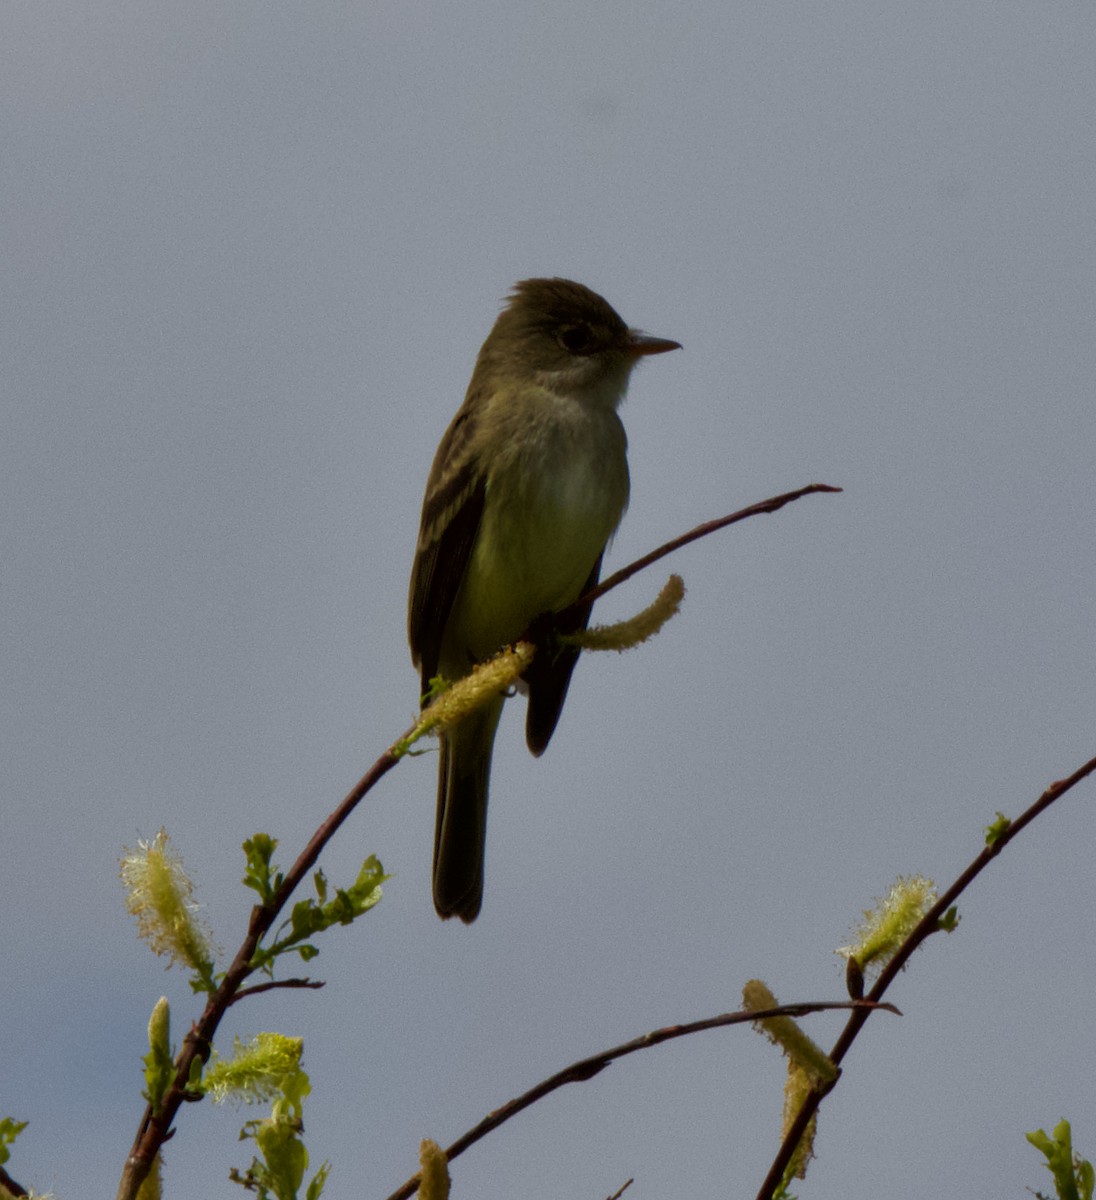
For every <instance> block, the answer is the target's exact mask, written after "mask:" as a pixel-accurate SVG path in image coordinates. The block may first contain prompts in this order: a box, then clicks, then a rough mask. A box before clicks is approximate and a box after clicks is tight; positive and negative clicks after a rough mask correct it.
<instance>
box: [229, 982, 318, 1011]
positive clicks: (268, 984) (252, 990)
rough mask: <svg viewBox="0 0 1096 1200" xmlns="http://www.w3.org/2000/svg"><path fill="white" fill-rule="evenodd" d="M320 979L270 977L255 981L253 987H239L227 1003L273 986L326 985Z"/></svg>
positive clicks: (306, 986)
mask: <svg viewBox="0 0 1096 1200" xmlns="http://www.w3.org/2000/svg"><path fill="white" fill-rule="evenodd" d="M326 986H327V984H326V983H324V981H323V980H322V979H271V980H269V981H268V982H266V983H257V984H255V985H254V987H245V988H240V990H239V991H238V992H237V993H236V995H235V996H233V997H231V999H230V1000H229V1002H228V1003H229V1004H230V1005H232V1004H235V1003H236V1002H237V1001H239V1000H242V999H243V998H244V997H245V996H257V995H258V994H259V993H260V992H272V991H273V990H274V989H275V988H316V989H317V990H319V989H320V988H322V987H326Z"/></svg>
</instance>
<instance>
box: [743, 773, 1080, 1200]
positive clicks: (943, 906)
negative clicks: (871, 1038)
mask: <svg viewBox="0 0 1096 1200" xmlns="http://www.w3.org/2000/svg"><path fill="white" fill-rule="evenodd" d="M1094 771H1096V758H1090V759H1089V760H1088V762H1086V763H1085V764H1084V766H1082V767H1078V768H1077V770H1076V771H1074V772H1073V774H1072V775H1070V776H1068V777H1067V778H1065V779H1059V780H1058V781H1057V782H1055V783H1052V784H1051V785H1050V787H1048V788H1047V790H1046V791H1045V792H1043V794H1042V795H1041V796H1040V797H1039V799H1038V800H1036V801H1035V803H1034V804H1033V805H1032V806H1031V807H1030V808H1029V809H1027V811H1026V812H1024V813H1022V814H1021V815H1020V816H1019V817H1017V818H1016V820H1015V821H1012V822H1010V823H1009V825H1008V827H1007V828H1006V829H1005V830H1004V831H1003V832H1002V833H1001V834H1000V835H999V836H998V837H997V838H996V839H995V840H994V841H993V842H992V843H991V844H989V845H987V846H986V848H985V849H984V850H983V851H982V852H981V853H980V854H979V855H978V856H977V857H976V858H975V859H974V861H973V862H972V863H971V864H970V866H969V867H967V869H966V870H965V871H964V872H963V873H962V874H961V875H960V876H959V878H958V879H956V881H955V882H954V883H953V884H952V885H951V887H949V888H948V890H947V891H946V892H944V894H943V895H942V896H941V897H940V899H939V900H937V902H936V903H935V904H934V905H933V906H932V908H930V909H929V911H928V912H927V913H925V915H924V917H922V919H921V921H920V922H919V923H918V925H917V926H916V927H915V928H914V930H913V932H912V933H911V934H910V935H909V937H908V938H906V940H905V941H904V942H903V943H902V945H901V946H900V947H899V949H898V951H897V953H896V954H895V956H894V958H892V959H891V961H890V962H889V963H888V964H887V965H886V967H885V968H884V969H883V971H882V972H881V973H880V976H879V978H878V980H876V983H875V986H874V987H873V988H872V989H871V991H870V992H869V993H868V995H867V997H866V999H868V1000H875V1001H878V1000H880V999H881V997H882V996H883V994H884V992H886V990H887V988H889V987H890V985H891V984H892V983H893V982H894V980H895V977H896V976H897V975H898V972H899V971H901V970H902V968H903V967H904V966H905V965H906V963H907V962H908V961H909V959H910V956H911V955H912V954H913V952H914V951H915V950H916V949H917V948H918V946H920V945H921V943H922V942H923V941H924V940H925V939H926V938H927V937H928V936H929V934H931V933H935V932H936V931H937V930H938V929H939V928H940V919H941V917H943V916H944V914H945V913H946V912H947V911H948V909H949V908H951V907H952V905H953V904H954V903H955V901H956V900H958V899H959V897H960V896H961V895H962V894H963V892H964V891H966V889H967V887H968V886H969V885H970V884H971V883H972V882H973V881H974V880H975V879H976V878H977V877H978V876H979V875H980V874H981V873H982V871H984V870H985V868H986V867H988V866H989V864H990V863H991V862H992V861H993V860H994V859H995V858H996V857H997V855H998V854H1000V853H1001V851H1002V850H1003V849H1004V848H1005V847H1006V846H1007V845H1008V844H1009V842H1011V841H1012V839H1013V838H1014V837H1015V836H1016V835H1017V834H1018V833H1020V831H1021V830H1023V829H1025V828H1027V826H1028V825H1030V824H1031V822H1032V821H1034V820H1035V818H1036V817H1037V816H1039V815H1040V813H1042V812H1044V811H1045V810H1046V809H1048V808H1049V807H1050V806H1051V805H1052V804H1053V803H1054V802H1055V800H1057V799H1058V798H1059V797H1061V796H1063V795H1065V793H1066V792H1068V791H1069V790H1070V788H1072V787H1075V786H1076V785H1077V784H1078V783H1080V782H1081V780H1083V779H1086V778H1087V777H1088V776H1089V775H1091V774H1092V773H1093V772H1094ZM870 1015H871V1009H865V1010H863V1011H854V1012H853V1014H852V1015H851V1016H850V1017H849V1020H848V1022H847V1024H846V1025H845V1028H844V1029H843V1030H842V1031H841V1035H840V1036H839V1037H838V1039H837V1041H836V1042H835V1043H834V1046H833V1049H832V1050H831V1051H830V1058H831V1059H832V1060H833V1062H834V1063H840V1062H841V1060H842V1059H843V1058H844V1057H845V1055H846V1054H847V1053H848V1051H849V1048H850V1047H851V1046H852V1044H853V1042H854V1041H855V1040H856V1037H857V1034H859V1032H860V1030H861V1029H862V1028H863V1027H864V1024H865V1022H866V1021H867V1019H868V1017H869V1016H870ZM833 1086H834V1085H833V1084H830V1085H829V1086H828V1087H819V1088H816V1089H815V1090H813V1091H811V1092H810V1093H809V1094H808V1095H807V1097H806V1099H805V1100H804V1101H803V1107H802V1108H801V1109H800V1110H799V1113H798V1114H797V1116H796V1118H795V1120H794V1121H793V1122H792V1124H791V1126H790V1127H789V1128H788V1131H787V1133H786V1134H785V1136H784V1140H783V1141H782V1142H781V1144H780V1149H779V1151H778V1152H777V1155H776V1158H775V1159H774V1160H773V1164H772V1166H771V1167H770V1168H769V1173H768V1175H766V1176H765V1182H764V1183H763V1184H762V1185H761V1189H760V1191H759V1192H758V1193H757V1200H770V1198H771V1197H772V1194H773V1192H774V1191H776V1189H777V1187H779V1185H780V1182H781V1180H782V1179H783V1178H784V1171H785V1170H786V1169H787V1166H788V1163H789V1162H790V1161H791V1157H792V1155H793V1154H794V1153H795V1148H796V1146H798V1145H799V1140H800V1138H802V1136H803V1133H804V1131H805V1130H806V1128H807V1125H808V1123H809V1122H810V1120H811V1118H812V1117H813V1116H814V1114H815V1113H816V1112H817V1111H818V1106H819V1105H820V1104H821V1103H822V1100H823V1099H824V1098H825V1096H826V1095H827V1093H828V1092H829V1091H830V1090H831V1089H832V1087H833Z"/></svg>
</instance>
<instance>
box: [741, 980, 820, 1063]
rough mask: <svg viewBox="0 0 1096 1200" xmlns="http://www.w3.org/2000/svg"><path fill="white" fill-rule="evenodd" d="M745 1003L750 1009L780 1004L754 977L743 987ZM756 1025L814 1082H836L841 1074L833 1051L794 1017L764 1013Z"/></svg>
mask: <svg viewBox="0 0 1096 1200" xmlns="http://www.w3.org/2000/svg"><path fill="white" fill-rule="evenodd" d="M742 1003H743V1006H744V1007H745V1008H746V1009H747V1010H748V1011H749V1012H763V1011H764V1010H765V1009H767V1008H779V1007H780V1002H779V1001H778V1000H777V998H776V997H775V996H774V995H773V994H772V992H771V991H769V989H768V988H767V987H766V986H765V984H764V983H762V982H761V980H760V979H751V980H750V981H749V983H747V984H746V986H745V987H744V988H743V989H742ZM755 1027H757V1028H758V1029H759V1030H760V1031H761V1032H762V1033H764V1034H765V1036H766V1037H767V1038H768V1039H769V1041H771V1042H772V1043H773V1045H775V1046H779V1047H780V1049H781V1050H782V1051H783V1052H784V1054H786V1055H787V1056H788V1058H789V1059H790V1060H791V1061H792V1062H794V1063H795V1064H796V1065H797V1066H798V1067H800V1068H801V1069H802V1070H803V1071H805V1072H806V1073H807V1075H808V1076H810V1078H811V1079H812V1080H813V1081H814V1082H816V1083H832V1082H833V1081H834V1080H835V1079H836V1078H837V1067H836V1066H835V1065H834V1063H833V1062H832V1061H831V1060H830V1057H829V1055H827V1054H826V1052H825V1051H824V1050H823V1049H822V1047H821V1046H819V1045H818V1044H817V1043H816V1042H813V1041H812V1040H811V1039H810V1038H809V1037H807V1035H806V1034H805V1033H804V1032H803V1030H802V1029H800V1028H799V1026H798V1025H797V1024H796V1023H795V1022H794V1021H793V1020H792V1019H791V1017H762V1018H761V1019H760V1020H758V1021H757V1022H755Z"/></svg>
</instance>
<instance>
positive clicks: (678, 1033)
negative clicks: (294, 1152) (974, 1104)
mask: <svg viewBox="0 0 1096 1200" xmlns="http://www.w3.org/2000/svg"><path fill="white" fill-rule="evenodd" d="M862 1007H867V1008H869V1009H876V1008H884V1009H886V1010H887V1012H891V1013H894V1014H895V1015H896V1016H901V1015H902V1014H901V1013H900V1012H899V1011H898V1009H897V1008H895V1007H894V1005H893V1004H880V1003H879V1002H877V1001H875V1000H819V1001H812V1002H808V1003H804V1004H781V1005H780V1006H779V1007H778V1008H770V1009H764V1010H758V1011H757V1012H752V1011H751V1012H732V1013H721V1014H720V1015H719V1016H717V1017H705V1018H704V1019H703V1020H701V1021H690V1022H689V1023H688V1024H686V1025H667V1026H665V1027H664V1028H662V1029H654V1030H652V1031H651V1032H650V1033H645V1034H643V1035H642V1036H640V1037H637V1038H633V1039H632V1040H631V1041H629V1042H623V1043H621V1045H619V1046H614V1047H613V1048H612V1049H610V1050H602V1051H600V1052H599V1053H597V1054H591V1055H590V1056H589V1057H588V1058H580V1059H579V1060H578V1062H574V1063H572V1064H571V1065H570V1066H569V1067H564V1068H563V1070H562V1071H557V1072H556V1074H555V1075H550V1076H549V1077H548V1078H547V1079H543V1080H541V1082H540V1083H538V1084H536V1085H535V1086H534V1087H531V1088H530V1089H529V1090H528V1091H527V1092H523V1093H522V1094H521V1095H520V1096H516V1097H515V1098H514V1099H513V1100H509V1101H507V1102H506V1103H505V1104H504V1105H502V1107H501V1108H496V1109H495V1110H494V1112H490V1113H488V1114H487V1116H486V1117H484V1118H483V1120H482V1121H480V1123H479V1124H478V1125H474V1126H473V1127H472V1128H471V1129H469V1130H468V1132H467V1133H465V1134H463V1135H462V1136H461V1137H459V1138H457V1140H456V1141H455V1142H454V1143H453V1144H452V1145H451V1146H450V1147H449V1148H448V1149H447V1150H446V1152H445V1157H446V1158H447V1159H448V1160H449V1161H450V1162H452V1161H453V1159H454V1158H456V1157H457V1156H458V1155H460V1154H463V1153H464V1151H465V1150H467V1149H468V1148H469V1146H472V1145H475V1143H476V1142H478V1141H479V1140H480V1138H482V1137H486V1135H487V1134H489V1133H491V1132H492V1131H493V1130H495V1129H497V1128H498V1127H499V1126H500V1125H503V1124H505V1123H506V1122H507V1121H509V1120H510V1118H511V1117H516V1116H517V1115H518V1113H519V1112H522V1111H523V1110H524V1109H526V1108H528V1107H529V1106H530V1105H531V1104H535V1103H536V1102H537V1101H538V1100H542V1099H543V1098H544V1097H545V1096H547V1095H549V1094H550V1093H551V1092H554V1091H557V1090H558V1089H559V1088H561V1087H563V1086H564V1084H568V1083H585V1082H586V1080H588V1079H593V1077H594V1076H595V1075H599V1074H600V1073H601V1072H602V1071H604V1070H605V1068H606V1067H607V1066H608V1065H609V1064H610V1063H612V1062H615V1061H616V1060H617V1059H621V1058H625V1057H627V1056H628V1055H629V1054H635V1053H636V1052H637V1051H639V1050H647V1049H649V1048H650V1047H651V1046H657V1045H659V1044H660V1043H661V1042H668V1041H671V1040H673V1039H674V1038H679V1037H687V1036H688V1035H689V1034H692V1033H701V1032H703V1031H704V1030H706V1029H722V1028H723V1027H724V1026H727V1025H743V1024H747V1023H750V1022H753V1021H760V1020H762V1019H764V1018H767V1017H804V1016H807V1015H809V1014H810V1013H817V1012H830V1011H832V1010H833V1009H843V1008H850V1009H854V1010H855V1009H858V1008H862ZM420 1182H421V1177H420V1176H419V1175H413V1176H412V1177H411V1178H410V1179H408V1180H407V1181H406V1182H405V1183H403V1184H402V1185H401V1186H400V1187H398V1188H397V1189H396V1190H395V1191H394V1192H393V1193H392V1194H391V1195H390V1196H389V1197H388V1200H408V1198H409V1197H411V1196H413V1195H414V1194H415V1191H416V1189H417V1188H418V1186H419V1183H420Z"/></svg>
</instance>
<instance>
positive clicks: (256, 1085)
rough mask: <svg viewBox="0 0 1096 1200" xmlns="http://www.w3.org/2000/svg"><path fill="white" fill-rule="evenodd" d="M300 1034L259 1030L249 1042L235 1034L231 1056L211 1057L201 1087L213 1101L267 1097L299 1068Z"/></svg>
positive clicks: (276, 1091)
mask: <svg viewBox="0 0 1096 1200" xmlns="http://www.w3.org/2000/svg"><path fill="white" fill-rule="evenodd" d="M303 1047H304V1043H303V1041H302V1039H301V1038H294V1037H286V1036H285V1035H284V1034H281V1033H258V1034H256V1035H255V1036H254V1037H253V1038H252V1039H251V1041H250V1042H247V1043H246V1044H245V1043H243V1042H241V1041H240V1039H239V1038H236V1039H235V1041H234V1043H233V1047H232V1057H231V1058H218V1057H216V1055H215V1056H214V1057H213V1058H212V1059H211V1060H210V1062H209V1064H208V1066H207V1067H206V1069H205V1072H204V1073H203V1075H202V1090H203V1091H204V1092H206V1093H207V1094H208V1095H210V1096H212V1097H213V1099H214V1101H215V1102H217V1103H221V1102H222V1101H224V1100H228V1099H233V1100H243V1101H244V1102H245V1103H247V1104H251V1103H254V1102H255V1101H257V1100H268V1099H270V1098H271V1097H272V1096H276V1095H278V1094H279V1093H280V1091H281V1089H282V1084H283V1082H284V1080H285V1078H286V1076H288V1075H291V1074H293V1073H294V1072H295V1071H297V1070H298V1069H299V1068H300V1062H301V1051H302V1049H303Z"/></svg>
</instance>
